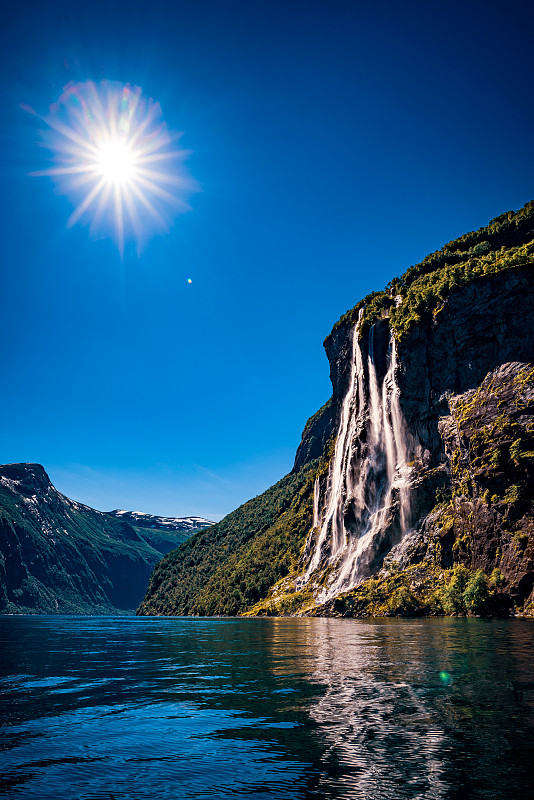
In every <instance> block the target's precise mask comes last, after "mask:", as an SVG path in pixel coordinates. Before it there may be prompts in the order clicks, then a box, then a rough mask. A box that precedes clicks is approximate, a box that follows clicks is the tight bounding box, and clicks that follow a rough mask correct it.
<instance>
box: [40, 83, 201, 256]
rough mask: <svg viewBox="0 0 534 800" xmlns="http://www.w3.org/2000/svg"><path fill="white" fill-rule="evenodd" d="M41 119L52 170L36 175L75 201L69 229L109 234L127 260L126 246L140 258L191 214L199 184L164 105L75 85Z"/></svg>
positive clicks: (102, 86) (134, 93)
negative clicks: (180, 216) (190, 201)
mask: <svg viewBox="0 0 534 800" xmlns="http://www.w3.org/2000/svg"><path fill="white" fill-rule="evenodd" d="M29 110H30V111H32V109H29ZM32 113H34V114H35V112H32ZM37 116H39V115H37ZM41 119H42V120H43V121H44V122H45V123H46V128H45V129H44V130H43V131H42V132H41V135H42V139H43V144H44V145H45V147H47V148H48V149H49V150H50V151H51V153H52V157H53V162H54V163H53V166H51V167H49V168H47V169H44V170H39V171H36V172H33V173H31V174H32V175H48V176H50V177H52V178H53V179H54V180H55V181H56V182H57V184H58V187H59V190H60V191H61V192H62V193H64V194H65V195H67V196H68V197H69V198H70V199H71V201H72V203H73V205H74V210H73V212H72V214H71V215H70V217H69V220H68V225H69V226H72V225H74V224H75V223H76V222H78V220H84V221H86V222H88V223H89V225H90V228H91V230H92V231H93V232H94V233H95V234H97V235H102V233H104V235H106V234H111V235H112V236H113V238H114V239H115V240H116V242H117V244H118V247H119V251H120V253H121V254H122V253H123V252H124V246H125V242H126V241H127V240H130V239H134V240H135V241H136V242H137V246H138V250H139V249H140V247H141V245H142V243H143V242H144V241H145V240H146V239H147V238H149V237H150V236H151V235H152V234H153V233H155V232H156V231H161V230H168V228H169V226H170V223H171V222H172V218H173V216H174V215H175V214H176V213H178V212H180V211H183V210H187V209H188V208H189V207H188V206H187V203H186V197H187V195H188V194H189V193H190V192H191V191H193V190H194V189H195V184H194V182H193V181H192V180H191V179H190V178H189V177H188V176H187V174H186V172H185V168H184V166H183V161H184V157H185V155H186V153H185V151H183V150H180V149H179V148H177V147H176V144H175V143H176V140H177V138H178V137H177V135H176V134H173V133H171V131H169V129H168V127H167V125H166V123H165V122H164V120H163V117H162V113H161V108H160V106H159V103H156V102H154V101H153V100H152V99H151V98H149V99H147V98H145V97H144V96H143V94H142V91H141V89H140V88H139V87H132V86H130V84H121V83H117V82H112V81H103V82H101V83H99V84H96V83H94V82H93V81H85V82H83V83H71V84H69V85H68V86H66V87H65V89H64V90H63V92H62V94H61V96H60V97H59V99H58V101H57V102H56V103H54V104H53V105H52V106H51V108H50V111H49V113H48V114H47V115H46V116H43V117H41Z"/></svg>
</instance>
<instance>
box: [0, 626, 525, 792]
mask: <svg viewBox="0 0 534 800" xmlns="http://www.w3.org/2000/svg"><path fill="white" fill-rule="evenodd" d="M0 648H1V650H0V652H1V654H2V655H1V661H0V691H1V699H0V721H1V724H2V726H3V729H2V737H1V739H0V749H1V750H2V753H1V756H0V769H1V770H2V778H1V779H0V796H8V797H10V798H11V797H13V798H21V800H22V798H39V800H41V799H42V798H57V800H61V798H65V799H67V798H68V799H69V800H71V799H72V798H76V800H77V799H78V798H80V800H96V798H98V800H104V799H105V800H109V799H110V798H111V797H113V798H115V800H124V799H125V798H128V799H129V800H144V798H173V800H176V799H178V798H180V799H181V798H186V799H188V798H196V799H197V800H198V798H201V799H202V800H203V799H204V798H206V800H207V798H211V799H212V800H213V798H215V799H216V800H217V799H219V798H220V799H221V800H223V799H224V800H226V798H235V797H245V796H247V797H253V798H267V797H269V798H273V797H274V798H280V799H281V800H285V799H286V798H287V800H293V799H294V798H295V799H296V798H303V799H306V798H340V799H341V798H347V800H349V798H358V799H360V798H361V799H362V800H363V799H364V798H365V800H367V799H368V798H372V799H373V800H382V799H384V800H386V799H387V800H397V798H399V799H400V798H425V799H426V798H428V799H429V800H431V799H432V800H433V799H434V798H436V800H441V798H454V799H456V798H458V800H460V799H461V798H495V800H505V799H506V800H508V799H509V798H514V799H515V798H516V797H519V796H524V797H528V796H530V793H531V788H530V787H531V780H530V771H531V764H530V761H531V753H532V752H534V750H533V746H534V725H533V723H534V679H533V678H532V671H531V665H532V663H533V655H534V625H533V624H531V623H530V622H529V621H519V620H517V621H513V620H512V621H492V622H487V621H483V620H475V619H472V620H460V619H458V620H452V619H450V620H449V619H445V620H443V619H441V620H439V619H437V620H373V621H359V620H326V619H325V620H321V619H262V620H238V619H237V620H222V619H220V620H218V619H207V620H204V619H143V618H131V617H130V618H124V617H119V618H112V617H108V618H106V617H101V618H94V617H93V618H88V617H4V618H0Z"/></svg>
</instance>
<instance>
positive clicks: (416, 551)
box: [274, 266, 534, 613]
mask: <svg viewBox="0 0 534 800" xmlns="http://www.w3.org/2000/svg"><path fill="white" fill-rule="evenodd" d="M371 333H372V334H373V335H372V336H371V337H368V338H365V337H362V341H361V342H360V343H359V344H358V348H357V350H358V353H359V354H358V353H357V355H356V356H355V355H354V351H353V341H354V336H358V326H357V325H356V326H354V325H353V324H352V323H351V322H350V321H348V320H347V322H345V323H343V324H342V325H340V326H338V327H337V328H335V329H334V331H333V334H332V336H330V337H329V338H328V339H327V341H326V343H325V346H326V350H327V354H328V357H329V360H330V365H331V378H332V386H333V398H332V400H331V402H330V403H329V404H327V406H326V407H325V408H324V410H321V412H320V413H319V414H318V415H316V418H315V419H313V420H312V421H311V423H310V425H309V426H308V429H307V430H306V431H305V433H304V437H303V442H302V443H301V446H300V448H299V451H298V453H297V458H296V468H297V469H298V468H300V467H301V465H302V464H303V463H306V460H307V457H308V454H313V449H312V447H313V446H314V445H312V446H311V447H310V444H309V440H310V439H312V438H313V439H314V442H318V441H320V440H321V438H323V439H324V438H325V437H326V436H327V435H328V432H329V431H332V430H333V431H334V432H335V436H336V437H337V442H336V450H335V451H334V457H333V458H332V460H331V462H330V467H329V469H328V471H327V472H325V473H323V474H322V475H321V476H319V477H318V479H317V483H316V497H315V505H316V512H315V520H314V526H315V527H314V529H313V530H312V532H311V533H310V534H309V536H308V540H307V545H306V549H305V551H304V555H303V558H302V561H301V567H300V575H299V576H298V577H297V578H296V579H292V582H290V581H286V582H285V584H284V585H283V586H281V587H278V597H281V596H283V597H285V598H286V599H287V595H288V594H290V593H291V592H292V591H293V592H295V594H298V593H299V591H300V592H301V591H302V590H303V589H305V590H306V594H305V602H304V606H303V607H308V608H312V607H313V603H311V604H310V603H309V600H310V594H311V595H312V597H313V601H314V602H315V603H319V605H321V606H322V610H323V612H332V611H333V609H334V607H336V608H337V609H338V610H342V611H343V612H344V613H348V610H349V605H348V604H343V602H340V601H339V600H338V601H337V605H336V606H335V605H334V603H333V600H335V598H337V597H338V596H339V595H342V594H347V593H350V591H351V590H353V589H354V587H355V586H357V585H358V584H360V583H365V579H368V578H370V577H372V578H373V579H374V580H376V579H377V576H381V577H382V578H386V577H387V576H388V569H387V565H388V564H392V563H394V564H395V567H396V569H398V568H399V567H400V569H401V571H402V570H403V569H406V568H408V567H410V566H413V565H414V564H416V563H422V564H424V565H426V566H428V564H429V562H430V561H431V562H432V564H433V569H434V578H435V579H436V580H437V579H438V577H440V579H441V581H443V580H444V578H443V574H442V573H440V568H441V569H447V568H450V567H452V566H453V565H454V564H461V565H463V566H465V568H466V569H467V570H468V571H469V572H470V573H473V572H474V571H476V570H479V569H481V570H483V572H484V574H485V575H486V576H490V575H491V574H493V573H494V572H495V571H496V570H497V571H498V573H499V574H498V584H499V586H498V589H499V591H498V593H497V594H499V595H500V601H501V607H502V606H506V605H507V599H508V600H509V602H508V605H510V604H511V603H514V604H515V605H520V606H523V605H524V604H527V605H528V604H529V603H530V602H531V601H532V600H533V597H532V589H533V586H534V572H533V567H534V561H533V558H534V535H533V534H534V514H533V503H532V501H533V500H534V363H533V362H534V268H533V267H532V266H524V267H519V268H516V269H510V270H507V271H505V272H502V273H500V274H497V275H488V276H485V277H482V278H480V279H478V280H476V281H473V282H472V283H470V284H468V285H466V286H463V287H461V288H458V289H457V290H455V291H452V292H451V293H450V294H449V295H448V297H447V298H446V299H445V300H444V302H443V303H442V304H441V305H440V306H439V308H438V309H437V310H435V311H434V313H427V314H425V315H424V316H423V318H422V319H421V320H420V321H419V322H418V324H417V325H414V326H413V328H412V330H411V331H410V332H409V334H408V335H407V336H405V337H403V338H402V340H401V341H400V342H399V343H398V345H396V360H397V364H396V368H395V378H394V382H395V384H396V386H395V387H393V386H390V387H389V389H388V386H387V382H388V369H390V366H391V358H392V350H391V339H390V332H389V320H388V319H387V317H386V318H384V319H382V320H380V321H378V322H376V323H374V325H373V326H372V328H371ZM371 348H372V352H371ZM355 358H356V360H357V359H358V358H359V359H360V362H361V364H360V369H361V371H362V376H361V380H360V382H361V384H362V385H361V386H359V385H356V383H357V381H356V379H355V377H354V362H355ZM375 373H376V374H375ZM373 376H374V377H373ZM373 380H375V381H376V385H377V391H378V392H379V393H383V396H384V400H383V404H384V409H383V414H384V415H385V417H387V418H389V420H390V422H389V423H387V424H389V427H390V431H389V433H388V431H387V430H385V432H384V433H383V435H382V439H381V440H380V446H379V448H376V447H375V446H374V445H373V436H374V435H376V433H373V431H376V426H377V425H378V424H379V421H377V419H374V418H373V415H374V416H376V413H375V412H374V411H373V408H372V403H373V400H372V394H373V392H372V387H371V388H370V387H369V383H370V381H371V382H372V381H373ZM389 380H390V382H392V381H393V378H392V377H391V376H390V377H389ZM352 383H354V386H352V385H351V384H352ZM388 392H389V396H390V397H389V399H388V397H387V394H388ZM395 392H397V393H398V401H399V408H400V412H401V420H402V422H401V428H402V436H403V440H404V445H403V448H400V447H399V446H398V443H396V442H395V439H398V438H399V436H400V433H399V431H395V425H394V409H393V406H394V403H393V399H392V398H393V397H394V395H395ZM351 393H352V395H351ZM358 393H360V399H359V400H358ZM375 402H376V401H375ZM347 403H349V405H350V414H351V415H352V418H353V426H352V430H349V429H347V430H345V429H344V421H343V415H344V413H345V412H344V404H347ZM381 413H382V412H381ZM346 427H347V426H345V428H346ZM386 427H387V425H386ZM343 436H348V437H349V439H350V441H347V442H346V443H345V449H344V453H343V455H342V456H340V457H339V458H338V463H337V464H335V463H334V462H335V459H336V453H337V448H338V444H339V440H340V437H343ZM388 436H389V437H390V438H392V440H393V444H392V446H393V448H394V449H393V451H392V452H393V460H394V464H392V465H391V466H390V468H389V469H390V475H389V476H388V474H387V469H388V468H387V465H386V463H385V461H384V463H381V462H380V459H381V458H382V457H383V454H384V453H386V450H387V447H388V441H387V440H388ZM386 455H387V454H386ZM403 458H404V460H405V463H404V466H403V464H402V459H403ZM366 460H367V461H371V462H372V463H371V466H370V467H369V468H366V469H365V470H364V480H365V491H364V494H363V495H362V494H361V489H360V484H361V482H362V478H361V474H362V463H365V461H366ZM402 472H404V476H405V478H406V481H405V485H406V484H407V488H405V489H402V486H403V480H402V475H401V474H400V473H402ZM336 473H341V477H340V476H339V475H337V474H336ZM336 481H337V483H336ZM369 485H371V487H372V492H371V493H370V492H369ZM336 491H337V496H336V497H335V498H334V502H335V504H336V509H337V511H336V513H337V514H338V515H339V519H338V520H336V517H335V515H334V516H332V512H331V511H330V506H331V505H332V497H333V494H334V493H335V492H336ZM403 491H405V492H407V506H408V509H409V510H408V513H407V516H406V518H405V524H404V526H401V525H400V522H399V519H400V513H401V505H402V499H401V498H402V492H403ZM373 492H374V494H375V495H376V494H380V493H382V497H381V499H380V502H377V501H376V497H373V496H372V494H373ZM362 509H364V510H365V511H366V512H367V515H366V514H365V513H363V514H362ZM329 514H330V515H331V516H330V518H329ZM340 536H341V537H342V538H343V539H344V542H343V544H342V546H341V547H340V546H339V545H338V546H336V544H335V539H336V537H337V538H338V539H339V537H340ZM321 539H322V541H321ZM348 562H351V563H350V564H349V563H348ZM381 570H382V572H381ZM398 581H399V576H398V575H397V583H398ZM360 594H361V592H360ZM274 597H276V592H275V593H274ZM416 600H417V598H413V599H412V604H413V605H414V607H415V606H417V602H416ZM436 602H437V601H436ZM306 604H307V605H306ZM361 610H362V609H361ZM381 610H382V612H384V610H387V609H385V608H384V604H382V607H381ZM393 610H394V609H393ZM426 610H427V611H428V610H429V609H428V603H427V608H426Z"/></svg>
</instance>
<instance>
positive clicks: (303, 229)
mask: <svg viewBox="0 0 534 800" xmlns="http://www.w3.org/2000/svg"><path fill="white" fill-rule="evenodd" d="M4 13H5V16H4V19H3V42H2V48H1V59H2V82H1V98H0V100H1V107H0V110H1V118H0V123H1V128H0V144H1V151H0V152H1V154H2V158H1V170H2V185H3V192H2V197H1V203H2V213H1V217H0V219H1V225H2V239H1V242H2V251H3V252H2V262H1V264H2V266H1V273H0V280H1V288H0V296H1V298H2V314H1V315H0V326H1V337H2V377H3V391H2V392H1V395H0V404H1V405H0V413H1V419H2V427H3V433H2V453H1V455H0V461H2V462H3V463H6V462H15V461H37V462H40V463H42V464H43V465H44V466H45V468H46V469H47V470H48V472H49V474H50V476H51V478H52V479H53V481H54V482H55V484H56V486H57V487H58V489H60V491H62V492H64V493H65V494H67V495H69V496H71V497H74V498H76V499H78V500H81V501H82V502H86V503H88V504H90V505H93V506H94V507H96V508H99V509H103V510H108V509H111V508H116V507H119V508H134V509H138V510H142V511H148V512H151V513H156V514H158V513H159V514H168V515H174V516H183V515H188V514H198V515H203V516H206V517H208V518H211V519H219V518H220V517H221V516H222V515H224V514H225V513H228V512H229V511H231V510H232V509H233V508H235V507H237V506H238V505H239V504H240V503H241V502H243V501H245V500H247V499H248V498H250V497H252V496H254V495H256V494H258V493H260V492H261V491H263V490H264V489H265V488H267V487H268V486H269V485H271V484H272V483H273V482H275V481H276V480H277V479H278V478H280V477H281V476H282V475H284V474H285V473H286V472H287V471H289V470H290V469H291V466H292V462H293V457H294V453H295V449H296V447H297V445H298V442H299V441H300V435H301V432H302V428H303V426H304V423H305V421H306V419H307V418H308V417H309V416H310V415H311V414H312V413H314V412H315V411H316V410H317V408H319V407H320V406H321V405H322V404H323V403H324V402H325V401H326V400H327V398H328V397H329V394H330V383H329V377H328V363H327V361H326V358H325V355H324V352H323V348H322V341H323V339H324V337H325V336H326V335H327V334H328V332H329V331H330V329H331V327H332V325H333V323H334V322H335V321H336V319H338V318H339V316H340V315H341V314H343V313H344V312H345V311H346V310H347V308H349V307H351V306H353V305H354V304H355V303H356V302H357V301H358V300H359V299H360V298H361V297H362V296H363V295H365V294H366V293H368V292H369V291H371V290H373V289H380V288H382V287H383V286H384V285H385V284H386V283H387V282H388V281H389V280H390V279H391V278H392V277H394V276H395V275H398V274H400V273H401V272H403V271H404V270H405V269H406V268H407V267H408V266H410V265H411V264H413V263H416V262H418V261H419V260H421V259H422V258H423V257H424V256H425V255H426V254H427V253H428V252H431V251H433V250H436V249H438V248H439V247H441V246H442V245H443V244H444V243H445V242H447V241H450V240H451V239H453V238H455V237H456V236H458V235H460V234H462V233H464V232H465V231H467V230H472V229H475V228H478V227H480V226H481V225H484V224H486V223H487V222H488V221H489V220H490V219H491V218H492V217H494V216H496V215H497V214H499V213H501V212H502V211H505V210H508V209H511V208H514V209H515V208H519V207H521V206H522V205H523V204H524V203H525V202H527V201H528V200H530V199H532V198H533V197H534V191H533V189H532V187H533V180H532V179H533V160H532V152H533V151H532V130H533V115H534V110H533V109H534V104H533V103H532V74H533V55H532V54H533V49H532V34H533V21H534V12H533V11H532V10H531V9H529V8H528V4H524V3H514V2H508V3H504V2H491V0H489V2H488V1H486V2H469V1H468V2H462V3H459V2H448V3H437V4H430V3H427V2H425V3H413V2H406V3H402V4H400V3H396V2H382V3H377V4H368V3H359V2H353V3H349V2H341V3H340V2H328V3H327V2H313V1H312V0H310V1H309V2H292V1H291V0H286V1H284V2H282V1H280V2H278V0H271V1H270V2H254V3H252V2H236V1H235V0H228V1H227V2H215V1H212V2H207V0H197V2H194V3H184V2H181V0H176V2H173V3H170V2H168V3H167V2H161V1H160V0H154V2H151V3H146V2H143V3H141V2H135V1H134V2H129V3H125V2H123V3H121V2H115V0H110V1H109V2H105V3H104V2H100V0H96V2H93V3H91V4H87V5H86V6H85V7H82V6H81V5H80V4H72V3H67V2H58V0H50V2H47V3H44V2H31V3H30V2H19V3H17V4H16V5H15V4H13V6H12V7H11V8H10V9H8V10H7V12H4ZM88 80H92V81H95V82H99V81H102V80H109V81H118V82H122V83H128V84H130V85H131V86H138V87H141V88H142V90H143V93H144V95H145V96H147V97H152V98H154V100H156V101H159V103H160V104H161V109H162V113H163V117H164V119H165V122H166V123H167V125H168V126H169V128H170V129H172V130H174V131H179V132H181V133H182V136H181V139H180V145H181V146H182V147H183V148H185V149H186V150H187V151H188V153H189V155H188V156H187V159H186V162H185V164H186V167H187V171H188V173H189V174H190V175H191V176H192V178H194V180H195V181H196V184H197V191H195V192H194V193H192V194H191V195H190V197H189V206H190V210H189V211H187V213H183V214H180V215H178V216H176V218H175V220H174V225H173V227H172V228H171V229H170V230H169V231H168V232H167V233H165V234H159V235H154V236H153V238H151V239H150V241H149V242H148V243H147V244H146V245H145V247H144V249H143V250H142V252H141V254H140V255H138V253H137V252H136V248H135V246H134V245H133V244H132V243H129V242H126V247H125V252H124V256H123V257H122V258H121V256H120V254H119V253H118V250H117V247H116V244H115V243H114V242H113V241H112V240H111V239H110V238H106V237H100V238H95V237H93V236H91V234H90V231H89V229H88V227H87V226H86V225H83V224H77V225H74V226H73V227H71V228H68V227H67V220H68V218H69V216H70V214H71V212H72V205H71V203H70V200H69V199H68V198H67V197H65V196H63V195H62V194H60V193H59V192H58V190H57V188H56V186H55V184H54V182H53V181H52V180H51V178H49V177H34V176H32V175H30V173H31V172H34V171H36V170H40V169H43V168H44V167H45V166H46V165H47V163H48V162H47V160H46V159H47V154H46V152H45V151H44V150H43V148H42V146H41V145H40V141H41V135H40V133H39V131H40V130H42V128H43V124H42V123H41V122H40V121H39V119H38V118H37V117H35V116H32V115H30V114H28V112H27V111H25V110H24V109H23V108H22V107H21V105H26V106H31V107H32V108H34V109H36V110H37V111H38V112H40V113H41V114H46V112H47V109H48V108H49V107H50V105H51V104H53V103H54V102H55V101H56V100H57V98H58V97H59V95H60V94H61V91H62V89H63V87H64V86H65V85H66V84H68V83H69V82H70V81H74V82H82V81H88ZM188 278H189V279H191V281H192V282H191V283H188V282H187V281H188Z"/></svg>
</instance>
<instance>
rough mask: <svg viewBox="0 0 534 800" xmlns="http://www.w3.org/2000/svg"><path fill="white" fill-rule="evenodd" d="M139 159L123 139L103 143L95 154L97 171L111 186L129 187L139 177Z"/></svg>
mask: <svg viewBox="0 0 534 800" xmlns="http://www.w3.org/2000/svg"><path fill="white" fill-rule="evenodd" d="M137 162H138V158H137V155H136V153H135V152H134V151H133V150H132V148H131V147H130V146H129V144H128V142H126V141H124V140H123V139H118V138H117V139H110V140H109V141H107V142H103V143H102V145H101V146H100V148H99V149H98V151H97V152H96V153H95V170H96V172H97V173H98V174H99V175H101V176H102V178H103V179H104V180H105V181H106V183H107V184H109V185H112V186H114V185H116V186H124V187H126V186H128V184H131V183H133V182H134V181H135V180H136V178H137V177H138V175H137Z"/></svg>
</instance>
